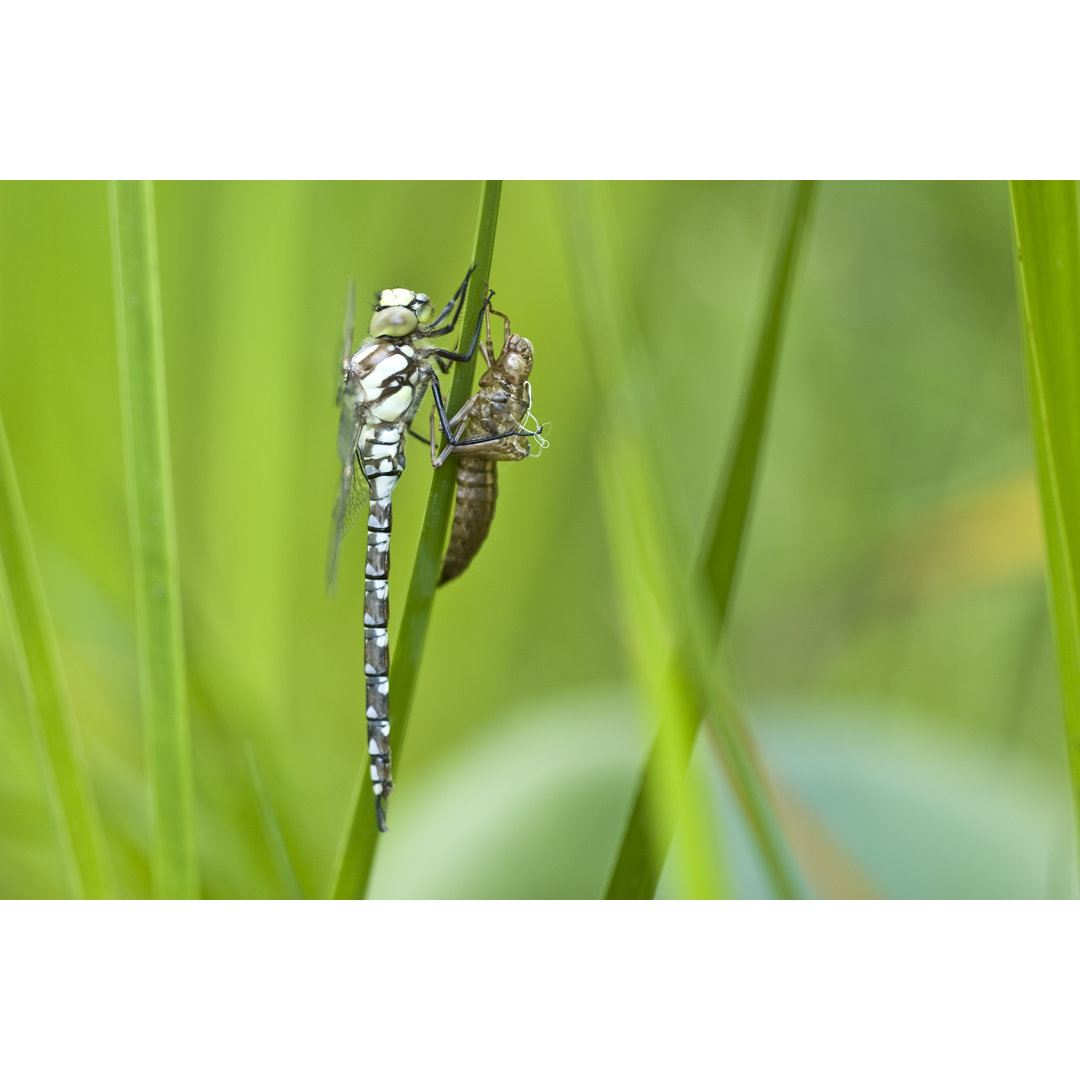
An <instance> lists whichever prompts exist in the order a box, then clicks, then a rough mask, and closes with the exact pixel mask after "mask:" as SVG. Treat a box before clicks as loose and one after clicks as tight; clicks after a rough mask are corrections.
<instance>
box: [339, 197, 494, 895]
mask: <svg viewBox="0 0 1080 1080" xmlns="http://www.w3.org/2000/svg"><path fill="white" fill-rule="evenodd" d="M501 192H502V181H501V180H485V181H484V185H483V188H482V190H481V193H480V215H479V220H478V221H477V226H476V242H475V244H474V247H473V260H472V261H473V262H474V263H475V264H476V272H475V273H474V274H473V276H472V278H471V279H470V281H469V288H468V292H467V293H466V295H465V307H464V311H463V312H462V317H461V325H462V331H461V340H460V342H459V345H458V347H459V348H461V346H462V345H463V344H464V343H465V342H466V341H467V340H468V337H469V335H470V334H471V332H472V327H473V326H474V325H475V323H476V319H477V317H478V316H479V314H480V307H481V304H482V303H483V299H484V295H485V289H486V287H487V282H488V281H490V279H491V259H492V254H493V252H494V249H495V227H496V224H497V223H498V219H499V196H500V194H501ZM472 383H473V360H472V358H470V360H469V362H468V363H463V364H455V365H454V381H453V383H452V385H451V387H450V396H449V400H448V402H447V410H448V413H449V415H450V416H453V415H454V414H455V413H456V412H457V411H458V410H459V409H460V408H461V407H462V405H464V404H465V400H466V398H468V396H469V392H470V390H471V388H472ZM456 481H457V459H456V458H455V457H454V456H453V455H451V456H450V457H449V458H448V459H447V461H446V464H444V465H442V466H441V467H440V468H438V469H436V470H435V471H434V473H433V474H432V477H431V491H430V493H429V495H428V503H427V509H426V511H425V512H424V521H423V524H422V525H421V527H420V540H419V543H418V544H417V548H416V558H415V560H414V562H413V570H412V576H411V578H410V579H409V591H408V595H407V596H406V597H405V605H404V608H403V609H402V615H401V629H400V630H399V631H398V636H397V641H396V643H395V645H394V655H393V658H392V660H391V663H390V693H391V699H390V700H391V717H392V724H391V727H390V750H391V755H392V757H393V760H394V762H395V766H397V765H398V764H399V763H400V761H401V749H402V746H403V745H404V739H405V729H406V727H407V726H408V722H409V710H410V709H411V708H412V699H413V694H414V692H415V690H416V680H417V678H418V677H419V674H420V664H421V661H422V660H423V656H424V645H425V642H426V641H427V631H428V625H429V624H430V622H431V609H432V606H433V604H434V601H435V588H436V585H437V584H438V580H439V569H440V567H441V566H442V557H443V551H444V549H445V547H446V534H447V529H448V528H449V526H450V514H451V512H452V509H453V503H454V485H455V483H456ZM367 791H368V778H367V766H366V764H365V765H364V766H363V768H362V769H361V775H360V777H359V779H358V781H357V784H356V789H355V791H354V793H353V803H352V810H351V812H350V815H349V822H348V825H347V827H346V831H345V835H344V838H343V840H342V844H341V848H340V851H339V855H338V865H337V870H336V873H335V875H334V884H333V888H332V893H331V895H332V897H333V898H334V899H336V900H345V899H350V898H359V897H362V896H363V895H364V893H365V892H366V891H367V883H368V878H369V876H370V874H371V864H372V860H373V859H374V857H375V842H376V839H377V837H378V835H379V834H378V831H377V830H376V828H375V821H374V816H373V814H372V812H371V806H370V800H369V799H368V798H367V797H366V793H367Z"/></svg>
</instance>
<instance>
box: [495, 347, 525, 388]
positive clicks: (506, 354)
mask: <svg viewBox="0 0 1080 1080" xmlns="http://www.w3.org/2000/svg"><path fill="white" fill-rule="evenodd" d="M499 359H500V361H501V366H502V369H503V372H504V374H505V375H506V378H507V379H508V380H509V381H510V382H511V383H513V384H514V385H515V386H521V385H522V384H523V383H524V382H525V380H526V379H527V378H528V377H529V373H530V372H531V371H532V366H533V347H532V342H531V341H530V340H529V339H528V338H524V337H522V336H521V335H520V334H511V335H510V337H509V338H508V339H507V341H506V347H505V349H504V350H503V354H502V356H501V357H500V358H499Z"/></svg>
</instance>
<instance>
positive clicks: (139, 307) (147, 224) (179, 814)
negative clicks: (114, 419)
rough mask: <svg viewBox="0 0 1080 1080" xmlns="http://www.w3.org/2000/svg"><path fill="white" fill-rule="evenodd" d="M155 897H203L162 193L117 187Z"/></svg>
mask: <svg viewBox="0 0 1080 1080" xmlns="http://www.w3.org/2000/svg"><path fill="white" fill-rule="evenodd" d="M109 205H110V210H111V220H112V240H113V271H114V280H115V288H116V325H117V338H118V343H119V353H120V384H121V396H122V406H123V420H124V425H123V426H124V451H125V462H126V469H127V477H128V503H129V513H130V517H131V537H132V548H133V552H134V558H135V600H136V616H137V624H136V633H137V641H138V654H139V675H140V685H141V692H142V712H143V723H144V728H145V732H146V745H147V753H148V757H149V763H150V804H151V817H152V825H153V828H152V835H153V852H152V860H151V861H152V866H153V879H154V892H155V895H156V896H158V897H162V898H170V899H177V898H192V897H197V896H198V895H199V872H198V862H197V856H196V849H195V823H194V809H193V796H192V766H191V738H190V733H189V730H188V706H187V680H186V671H185V660H184V646H183V629H182V622H181V609H180V570H179V561H178V556H177V545H176V526H175V521H174V511H173V490H172V470H171V464H170V456H169V425H168V408H167V401H166V386H165V347H164V338H163V332H162V322H161V294H160V288H159V283H158V259H157V230H156V225H155V220H154V188H153V184H152V182H150V181H127V180H125V181H113V182H110V184H109Z"/></svg>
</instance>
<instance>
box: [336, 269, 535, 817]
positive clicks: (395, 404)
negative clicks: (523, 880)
mask: <svg viewBox="0 0 1080 1080" xmlns="http://www.w3.org/2000/svg"><path fill="white" fill-rule="evenodd" d="M475 269H476V267H475V266H474V267H472V269H470V270H469V272H468V273H467V274H466V275H465V280H464V281H463V282H462V283H461V285H460V286H458V290H457V292H455V293H454V295H453V297H452V298H451V299H450V301H449V302H448V303H447V305H446V306H445V307H444V308H443V310H442V311H441V312H440V313H439V315H438V316H437V317H434V316H435V309H434V307H433V306H432V304H431V301H430V299H429V298H428V297H427V296H425V295H424V294H423V293H415V292H412V291H411V290H409V289H384V290H383V291H382V292H381V293H379V295H378V297H377V299H376V302H375V309H374V312H373V313H372V316H371V326H370V330H369V334H368V337H367V338H365V339H364V342H363V344H362V345H361V347H360V348H359V350H357V352H356V353H353V352H352V336H353V299H352V291H351V290H350V295H349V303H348V310H347V313H346V318H345V347H344V351H343V355H342V374H341V383H340V386H339V389H338V398H337V400H338V404H339V405H340V406H341V422H340V425H339V427H338V440H337V446H338V456H339V457H340V459H341V487H340V490H339V492H338V499H337V505H336V507H335V509H334V527H333V531H332V534H331V538H330V554H329V559H328V564H327V584H328V587H329V588H330V589H331V591H332V590H333V588H334V582H335V578H336V573H337V560H338V551H339V548H340V546H341V540H342V537H343V536H344V535H345V533H346V532H347V531H348V529H349V526H350V525H351V524H352V523H353V522H354V521H355V520H356V518H357V516H358V515H359V514H360V512H361V511H362V510H363V509H364V507H365V506H367V507H368V528H367V565H366V569H365V579H364V678H365V682H366V695H365V707H366V717H367V735H368V753H369V755H370V758H371V783H372V788H373V789H374V792H375V814H376V822H377V824H378V826H379V830H380V831H381V832H385V831H386V800H387V798H388V797H389V795H390V792H391V791H392V790H393V787H394V781H393V778H392V775H391V770H390V708H389V694H390V677H389V670H390V664H389V639H388V629H387V628H388V626H389V615H390V594H389V572H390V524H391V506H390V504H391V497H392V495H393V491H394V488H395V486H396V485H397V482H398V480H399V479H400V477H401V474H402V472H403V471H404V469H405V446H404V443H405V431H406V430H407V428H408V426H409V423H410V421H411V420H412V418H413V417H414V416H415V415H416V412H417V410H418V409H419V408H420V402H421V400H422V399H423V396H424V392H425V391H426V390H427V388H428V386H429V385H430V386H431V388H432V392H433V394H434V397H435V408H436V410H437V412H438V414H439V419H440V422H441V424H442V427H443V430H444V431H445V432H446V435H447V438H448V439H450V441H451V442H452V443H453V444H455V445H460V440H458V439H456V438H455V437H454V435H453V433H452V429H451V427H450V423H449V421H448V420H447V417H446V409H445V406H444V404H443V398H442V394H441V392H440V390H439V381H438V378H437V376H436V374H435V370H434V369H433V368H432V367H431V365H430V364H429V363H428V360H430V359H434V360H435V362H436V363H437V364H438V365H439V367H440V369H441V370H442V371H443V372H447V371H449V370H450V363H451V362H453V361H455V360H457V361H466V360H468V359H469V357H470V356H472V354H473V351H474V350H475V349H476V344H477V341H478V340H479V338H480V326H481V323H482V321H483V308H482V309H481V313H480V315H478V317H477V320H476V327H475V328H474V330H473V334H472V340H471V342H470V343H469V345H468V348H467V349H466V350H465V351H464V352H460V353H459V352H453V351H452V350H450V349H443V348H439V347H437V346H431V345H426V344H425V343H426V341H427V340H428V339H430V338H437V337H442V336H443V335H445V334H449V333H451V332H452V331H453V329H454V327H455V326H456V325H457V321H458V317H459V316H460V314H461V310H462V307H463V306H464V302H465V290H466V287H467V286H468V283H469V278H470V276H471V275H472V272H473V270H475ZM485 306H486V298H485ZM448 318H449V320H450V321H449V322H447V321H446V320H447V319H448ZM506 434H519V433H518V432H513V431H511V432H503V433H502V434H501V435H496V436H495V438H501V437H503V436H504V435H506ZM485 441H486V440H485Z"/></svg>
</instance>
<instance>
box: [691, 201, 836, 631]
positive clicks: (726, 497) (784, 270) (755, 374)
mask: <svg viewBox="0 0 1080 1080" xmlns="http://www.w3.org/2000/svg"><path fill="white" fill-rule="evenodd" d="M814 191H815V182H814V181H813V180H803V181H801V182H800V183H799V184H798V185H797V186H796V189H795V194H794V197H793V198H792V202H791V207H790V210H789V213H788V220H787V224H786V227H785V228H784V231H783V234H782V237H781V242H780V248H779V250H778V252H777V257H776V264H775V266H774V268H773V277H772V283H771V285H770V288H769V295H768V300H767V301H766V304H765V313H764V316H763V318H762V322H761V329H760V331H759V332H758V342H757V348H756V350H755V352H754V360H753V364H752V365H751V368H750V380H749V383H748V385H747V387H746V392H745V395H744V397H743V400H742V408H741V410H740V415H739V419H738V422H737V424H736V429H735V438H734V440H733V441H732V445H731V453H730V457H729V460H728V465H727V471H726V473H725V476H724V480H723V483H722V484H721V485H720V488H719V490H718V491H717V499H716V503H715V504H714V509H713V515H712V524H711V526H710V528H709V530H708V532H707V533H706V537H705V543H704V545H703V554H702V572H703V574H704V577H705V579H706V581H707V582H708V583H709V586H710V591H711V596H712V601H713V604H714V606H715V609H716V617H717V624H718V625H717V631H718V632H719V633H723V630H724V626H725V624H726V622H727V614H728V608H729V606H730V603H731V593H732V589H733V587H734V584H735V575H736V573H737V571H738V567H739V554H740V552H741V551H742V548H743V541H744V539H745V536H746V525H747V521H748V520H749V517H750V508H751V505H752V502H753V497H754V488H755V485H756V482H757V477H758V472H759V469H758V465H759V462H760V460H761V447H762V443H763V441H764V437H765V424H766V421H767V419H768V415H769V403H770V401H771V400H772V391H773V384H774V382H775V380H776V364H777V361H778V359H779V356H780V342H781V338H782V335H783V330H784V322H785V318H786V316H787V311H788V306H789V304H788V299H789V297H790V295H791V286H792V282H793V280H794V277H795V267H796V265H797V263H798V256H799V249H800V247H801V245H802V241H803V237H804V236H805V235H806V230H807V227H808V225H809V223H810V210H811V206H812V204H813V198H814Z"/></svg>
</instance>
